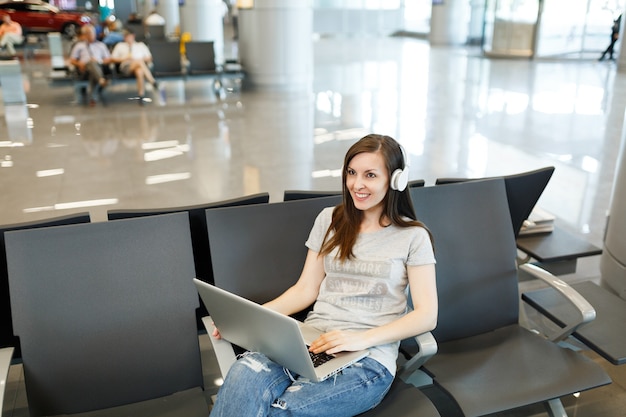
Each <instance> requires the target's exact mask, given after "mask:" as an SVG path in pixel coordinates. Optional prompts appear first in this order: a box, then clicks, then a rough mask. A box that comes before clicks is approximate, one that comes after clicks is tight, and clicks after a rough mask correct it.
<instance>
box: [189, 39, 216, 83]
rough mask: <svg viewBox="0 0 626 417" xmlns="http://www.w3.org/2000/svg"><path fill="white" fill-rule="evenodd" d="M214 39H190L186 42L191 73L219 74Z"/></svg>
mask: <svg viewBox="0 0 626 417" xmlns="http://www.w3.org/2000/svg"><path fill="white" fill-rule="evenodd" d="M213 48H214V46H213V42H212V41H189V42H186V43H185V56H186V57H187V61H188V64H187V73H188V74H189V75H198V74H217V65H216V64H215V50H214V49H213Z"/></svg>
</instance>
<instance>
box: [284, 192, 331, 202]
mask: <svg viewBox="0 0 626 417" xmlns="http://www.w3.org/2000/svg"><path fill="white" fill-rule="evenodd" d="M338 195H339V196H340V195H341V191H313V190H285V192H284V193H283V201H294V200H304V199H307V198H319V197H331V196H338Z"/></svg>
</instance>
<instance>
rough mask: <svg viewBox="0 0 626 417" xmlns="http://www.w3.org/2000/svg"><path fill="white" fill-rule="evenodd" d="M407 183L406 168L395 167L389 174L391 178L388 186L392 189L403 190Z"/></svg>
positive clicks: (407, 171) (407, 172)
mask: <svg viewBox="0 0 626 417" xmlns="http://www.w3.org/2000/svg"><path fill="white" fill-rule="evenodd" d="M408 183H409V170H408V169H396V170H395V171H393V174H391V180H390V181H389V186H390V187H391V189H392V190H396V191H404V189H405V188H406V186H407V185H408Z"/></svg>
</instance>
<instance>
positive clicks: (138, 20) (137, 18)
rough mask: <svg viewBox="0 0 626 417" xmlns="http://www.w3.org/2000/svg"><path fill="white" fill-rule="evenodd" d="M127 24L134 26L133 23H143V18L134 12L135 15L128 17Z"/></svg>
mask: <svg viewBox="0 0 626 417" xmlns="http://www.w3.org/2000/svg"><path fill="white" fill-rule="evenodd" d="M126 23H129V24H132V23H142V19H141V16H139V15H138V14H137V13H135V12H133V13H131V14H129V15H128V20H127V21H126Z"/></svg>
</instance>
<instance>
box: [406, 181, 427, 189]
mask: <svg viewBox="0 0 626 417" xmlns="http://www.w3.org/2000/svg"><path fill="white" fill-rule="evenodd" d="M424 185H426V181H424V180H411V181H409V188H416V187H423V186H424Z"/></svg>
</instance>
